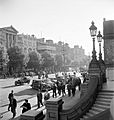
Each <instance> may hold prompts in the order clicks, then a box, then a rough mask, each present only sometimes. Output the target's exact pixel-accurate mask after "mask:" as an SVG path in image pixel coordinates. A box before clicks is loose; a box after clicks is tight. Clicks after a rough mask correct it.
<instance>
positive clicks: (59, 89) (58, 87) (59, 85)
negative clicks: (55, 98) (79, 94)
mask: <svg viewBox="0 0 114 120" xmlns="http://www.w3.org/2000/svg"><path fill="white" fill-rule="evenodd" d="M57 89H58V94H59V95H61V89H62V87H61V82H58V85H57Z"/></svg>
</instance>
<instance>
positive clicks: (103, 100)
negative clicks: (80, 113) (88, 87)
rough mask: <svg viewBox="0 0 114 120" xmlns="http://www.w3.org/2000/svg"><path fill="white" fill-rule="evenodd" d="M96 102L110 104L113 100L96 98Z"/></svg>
mask: <svg viewBox="0 0 114 120" xmlns="http://www.w3.org/2000/svg"><path fill="white" fill-rule="evenodd" d="M96 100H98V101H102V102H108V103H110V102H111V99H106V98H99V97H98V98H96Z"/></svg>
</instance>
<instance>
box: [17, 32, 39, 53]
mask: <svg viewBox="0 0 114 120" xmlns="http://www.w3.org/2000/svg"><path fill="white" fill-rule="evenodd" d="M17 38H18V39H17V42H16V46H18V47H19V48H21V49H22V51H23V52H24V53H29V52H31V51H36V48H37V46H36V43H37V38H36V37H35V36H34V35H24V34H18V37H17Z"/></svg>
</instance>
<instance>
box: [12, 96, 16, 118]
mask: <svg viewBox="0 0 114 120" xmlns="http://www.w3.org/2000/svg"><path fill="white" fill-rule="evenodd" d="M16 107H17V100H16V99H15V98H14V96H12V97H11V112H12V113H13V117H12V118H14V117H15V116H16Z"/></svg>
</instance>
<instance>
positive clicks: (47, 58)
mask: <svg viewBox="0 0 114 120" xmlns="http://www.w3.org/2000/svg"><path fill="white" fill-rule="evenodd" d="M52 66H54V58H53V57H51V55H50V54H48V53H47V52H43V53H42V68H48V67H52Z"/></svg>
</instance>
